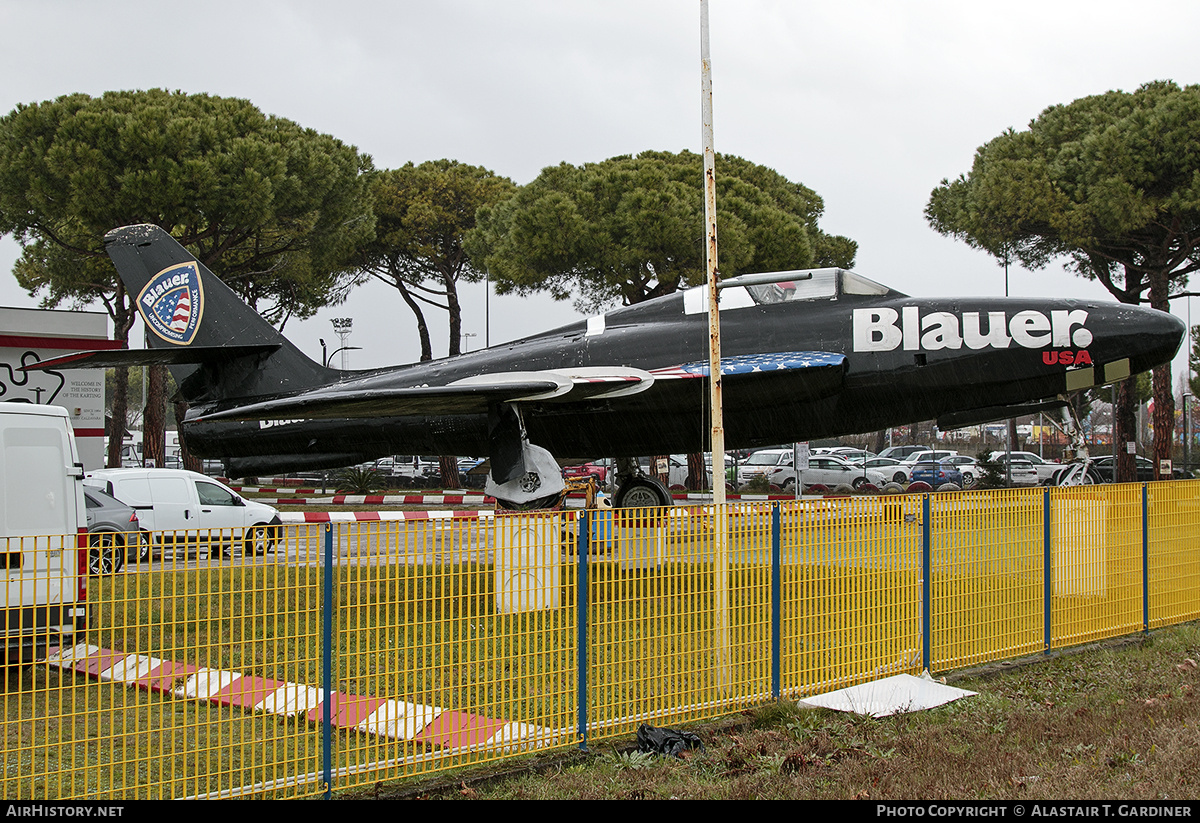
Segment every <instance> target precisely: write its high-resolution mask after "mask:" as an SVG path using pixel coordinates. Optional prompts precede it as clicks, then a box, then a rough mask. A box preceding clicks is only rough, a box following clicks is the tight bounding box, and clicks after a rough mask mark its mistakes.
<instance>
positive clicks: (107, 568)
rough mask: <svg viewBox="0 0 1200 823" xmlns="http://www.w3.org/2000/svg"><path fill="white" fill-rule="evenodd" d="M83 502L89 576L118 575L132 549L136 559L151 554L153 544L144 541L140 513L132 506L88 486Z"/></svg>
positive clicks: (85, 489) (84, 492) (84, 490)
mask: <svg viewBox="0 0 1200 823" xmlns="http://www.w3.org/2000/svg"><path fill="white" fill-rule="evenodd" d="M83 500H84V503H86V504H87V526H88V572H89V573H91V574H116V573H117V572H119V571H120V570H121V567H122V566H124V565H125V558H126V557H127V555H128V553H129V552H130V550H131V549H132V550H134V558H135V559H138V558H141V557H142V555H143V554H144V553H148V551H149V548H150V544H149V542H148V541H143V540H142V535H141V530H140V527H139V524H138V519H137V512H135V511H134V510H133V509H132V508H131V507H129V506H126V505H125V504H124V503H122V502H121V501H120V500H117V499H116V498H115V497H113V496H111V495H108V494H105V493H104V492H102V491H100V490H99V489H90V488H87V487H86V486H85V487H84V489H83ZM143 546H144V550H143Z"/></svg>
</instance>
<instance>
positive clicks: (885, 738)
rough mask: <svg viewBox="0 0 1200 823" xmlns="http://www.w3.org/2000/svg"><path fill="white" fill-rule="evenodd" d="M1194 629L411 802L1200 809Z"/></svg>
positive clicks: (765, 717) (486, 781)
mask: <svg viewBox="0 0 1200 823" xmlns="http://www.w3.org/2000/svg"><path fill="white" fill-rule="evenodd" d="M1198 659H1200V626H1198V625H1197V624H1194V623H1193V624H1188V625H1184V626H1177V627H1173V628H1170V629H1163V630H1161V631H1159V632H1156V633H1155V634H1153V635H1151V636H1150V637H1148V638H1145V639H1134V640H1133V641H1132V642H1123V643H1121V644H1119V645H1116V646H1112V647H1109V648H1104V649H1098V650H1087V651H1079V652H1075V653H1071V654H1066V655H1062V656H1059V657H1056V658H1053V659H1050V660H1042V659H1034V661H1033V662H1030V663H1027V664H1024V665H1020V666H1016V667H1003V668H1001V667H991V668H989V669H987V670H980V671H976V672H973V673H967V675H966V676H963V677H960V678H957V679H955V680H954V681H953V685H955V686H958V687H960V688H965V689H968V690H972V691H977V692H978V695H977V696H975V697H969V698H966V699H964V700H960V701H958V702H955V703H951V704H948V705H945V706H942V707H939V708H936V709H932V710H929V711H925V712H917V713H912V714H907V715H899V716H895V717H889V718H882V719H878V720H876V719H871V718H864V717H857V716H854V715H846V714H840V713H836V712H831V711H826V710H823V709H805V708H801V707H798V706H797V705H795V704H794V703H786V702H785V703H778V704H775V703H771V704H767V705H764V706H761V707H758V708H755V709H751V710H748V711H745V712H742V713H741V714H739V715H734V716H730V717H726V718H723V719H721V720H719V721H717V722H713V723H711V724H708V725H703V726H699V725H691V726H688V727H687V728H688V729H689V730H691V731H693V732H698V733H699V734H700V736H701V738H702V739H703V741H704V743H705V749H704V751H703V752H700V753H695V754H692V755H691V756H689V757H688V758H687V759H683V760H675V759H669V758H663V757H657V756H656V757H654V758H653V759H650V760H647V759H646V758H644V757H640V758H635V756H634V755H630V754H627V753H626V752H628V747H629V746H631V745H632V736H629V737H626V738H624V739H622V740H620V741H614V742H612V743H601V744H598V745H596V746H594V747H593V749H592V755H591V757H590V758H589V759H587V760H584V761H578V760H576V761H573V762H567V761H564V762H563V763H561V764H559V765H553V764H550V765H548V764H546V763H544V762H543V763H538V764H536V766H537V771H536V772H534V771H529V772H526V773H521V772H516V773H515V774H513V775H511V776H506V777H502V778H498V779H493V778H488V777H481V776H480V775H479V774H474V775H467V776H458V777H456V779H455V780H454V782H453V783H451V782H450V781H445V782H444V783H443V784H442V786H441V787H440V788H432V789H430V788H427V789H425V790H423V791H417V792H415V794H414V792H413V791H412V790H406V789H405V787H404V785H403V784H397V785H395V786H391V787H384V788H383V789H381V790H378V792H377V794H379V795H380V796H388V795H389V793H401V794H406V795H407V796H417V797H439V798H446V799H466V798H470V799H489V800H490V799H672V798H677V799H695V800H699V799H722V800H727V799H733V800H744V799H781V800H800V799H804V800H808V799H832V800H836V799H870V800H891V801H896V800H925V801H929V800H956V799H958V800H961V799H965V800H1009V801H1013V800H1017V801H1030V800H1072V799H1075V800H1078V799H1086V798H1091V799H1096V798H1111V799H1117V800H1171V799H1184V800H1190V799H1193V798H1195V797H1196V796H1197V795H1198V794H1200V722H1198V721H1197V717H1198V716H1200V712H1198V709H1200V705H1198V697H1197V696H1198V695H1200V670H1198V669H1197V667H1196V661H1197V660H1198Z"/></svg>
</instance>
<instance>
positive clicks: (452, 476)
mask: <svg viewBox="0 0 1200 823" xmlns="http://www.w3.org/2000/svg"><path fill="white" fill-rule="evenodd" d="M438 462H439V465H438V468H439V470H440V471H441V474H442V488H443V489H461V488H462V484H461V483H459V482H458V458H457V457H455V456H454V455H452V454H443V455H442V456H441V458H440V459H439V461H438Z"/></svg>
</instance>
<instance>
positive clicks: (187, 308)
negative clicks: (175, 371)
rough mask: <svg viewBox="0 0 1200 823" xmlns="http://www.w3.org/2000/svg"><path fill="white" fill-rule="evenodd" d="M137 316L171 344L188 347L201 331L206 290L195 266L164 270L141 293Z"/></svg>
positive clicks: (181, 266)
mask: <svg viewBox="0 0 1200 823" xmlns="http://www.w3.org/2000/svg"><path fill="white" fill-rule="evenodd" d="M137 307H138V312H139V313H140V314H141V315H142V320H144V321H145V322H146V326H147V328H149V329H150V330H151V331H153V332H154V333H155V334H157V335H158V336H159V337H161V338H162V339H163V340H166V341H167V342H170V343H175V344H177V345H180V346H186V345H187V344H188V343H191V342H192V338H194V337H195V336H196V331H197V330H198V329H199V328H200V318H201V316H202V315H203V312H204V290H203V287H202V286H201V284H200V273H199V271H197V269H196V264H195V263H194V262H191V263H184V264H182V265H178V266H172V267H170V268H168V269H163V270H162V271H160V272H159V273H158V274H156V275H154V277H152V278H150V282H149V283H147V284H146V287H145V288H144V289H142V292H141V294H139V295H138V299H137Z"/></svg>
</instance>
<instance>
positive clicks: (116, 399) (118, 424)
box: [105, 366, 129, 469]
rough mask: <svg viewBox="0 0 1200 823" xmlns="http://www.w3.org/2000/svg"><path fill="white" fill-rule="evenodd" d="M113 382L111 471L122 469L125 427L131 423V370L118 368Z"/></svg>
mask: <svg viewBox="0 0 1200 823" xmlns="http://www.w3.org/2000/svg"><path fill="white" fill-rule="evenodd" d="M115 371H116V374H117V377H116V380H114V381H113V396H112V404H111V419H110V425H109V431H108V459H107V460H106V461H105V465H106V466H107V467H108V468H110V469H119V468H121V453H122V451H124V448H125V427H126V425H127V424H128V421H129V369H128V368H126V367H125V366H118V367H117V368H116V369H115Z"/></svg>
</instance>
